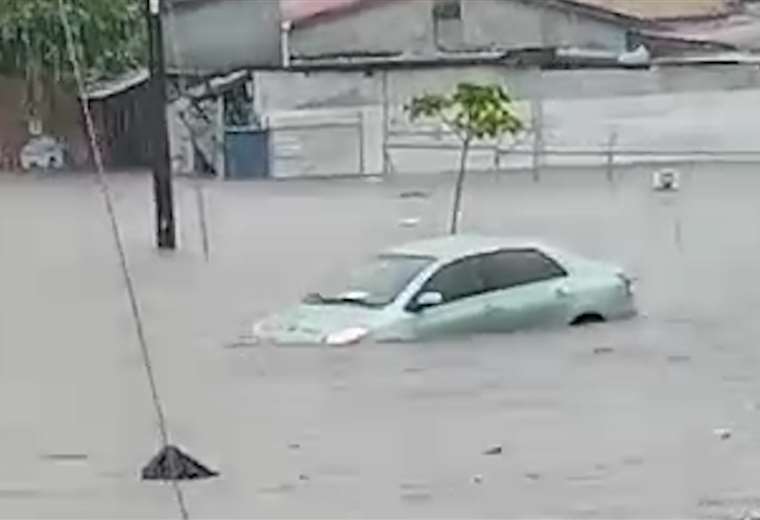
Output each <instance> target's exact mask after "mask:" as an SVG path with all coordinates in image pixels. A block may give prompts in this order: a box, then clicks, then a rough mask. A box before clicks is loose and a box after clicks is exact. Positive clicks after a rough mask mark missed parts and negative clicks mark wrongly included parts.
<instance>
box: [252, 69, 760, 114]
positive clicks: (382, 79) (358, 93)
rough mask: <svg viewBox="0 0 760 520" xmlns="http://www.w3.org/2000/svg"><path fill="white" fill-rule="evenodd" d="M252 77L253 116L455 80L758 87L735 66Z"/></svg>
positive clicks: (399, 97)
mask: <svg viewBox="0 0 760 520" xmlns="http://www.w3.org/2000/svg"><path fill="white" fill-rule="evenodd" d="M254 77H255V84H256V95H257V97H256V108H257V110H258V111H259V112H261V113H266V112H269V111H273V110H297V109H307V108H316V107H321V108H326V107H337V106H360V105H373V104H375V105H380V104H383V102H384V101H383V100H384V98H385V97H386V94H387V101H388V103H389V104H390V105H391V106H401V105H403V104H404V103H405V102H407V101H408V100H409V98H410V97H411V96H413V95H415V94H419V93H421V92H445V91H447V90H449V89H451V88H452V87H453V86H454V85H455V84H456V83H457V82H459V81H462V79H463V78H466V79H467V80H468V81H475V82H498V83H502V84H505V85H507V86H508V87H509V89H510V91H512V92H513V93H514V94H515V95H516V96H518V97H521V98H533V97H537V98H542V99H586V98H588V99H595V98H598V97H616V96H642V95H652V94H664V93H679V92H708V91H721V90H726V91H733V90H742V89H753V88H757V87H760V69H758V68H757V67H753V66H740V65H726V66H709V67H699V66H695V67H669V68H659V69H652V70H621V69H615V70H576V71H562V70H557V71H536V70H514V69H507V68H505V67H500V66H477V67H464V68H463V67H439V68H431V69H413V70H391V71H388V72H383V71H377V72H375V73H374V74H372V75H371V76H367V75H365V74H364V73H363V72H311V73H308V74H306V73H299V72H257V73H255V75H254Z"/></svg>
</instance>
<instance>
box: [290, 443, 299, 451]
mask: <svg viewBox="0 0 760 520" xmlns="http://www.w3.org/2000/svg"><path fill="white" fill-rule="evenodd" d="M288 448H289V449H291V450H300V449H301V445H300V444H298V443H297V442H291V443H290V444H288Z"/></svg>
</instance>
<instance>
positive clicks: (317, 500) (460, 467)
mask: <svg viewBox="0 0 760 520" xmlns="http://www.w3.org/2000/svg"><path fill="white" fill-rule="evenodd" d="M756 170H757V168H756V166H751V165H707V164H705V165H695V166H685V167H682V174H683V177H682V187H681V191H680V192H678V193H677V194H656V193H654V192H652V190H651V178H650V172H651V169H650V168H643V167H637V168H631V169H621V170H620V171H619V172H618V175H617V176H616V178H615V179H614V182H608V180H607V179H606V178H605V175H604V173H603V172H592V173H588V172H584V171H573V170H566V171H561V172H559V171H557V172H549V173H546V174H545V175H544V176H543V177H542V178H541V181H540V182H534V181H533V180H532V179H531V177H530V175H528V174H502V175H491V174H481V175H477V174H475V175H471V176H470V177H469V178H468V180H467V187H466V188H465V199H464V205H463V209H464V212H463V229H464V231H466V232H479V233H484V234H494V235H505V236H521V237H537V238H540V239H542V240H545V241H546V242H549V243H553V244H556V245H558V246H562V247H565V248H568V249H570V250H573V251H576V252H578V253H582V254H584V255H586V256H590V257H599V258H601V259H605V260H610V261H613V262H617V263H619V264H620V265H622V266H624V267H626V268H627V269H628V270H629V271H630V272H631V273H632V274H634V275H635V276H636V277H637V278H638V284H637V293H638V299H639V306H640V310H641V313H642V314H641V316H640V317H638V318H637V319H635V320H633V321H629V322H624V323H610V324H605V325H603V326H599V327H592V328H586V329H573V330H570V329H567V330H558V331H542V332H535V333H523V334H516V335H509V336H491V337H479V338H457V339H452V340H450V341H447V342H445V343H425V344H414V345H363V346H360V347H357V348H349V349H328V348H272V347H255V346H249V345H246V344H244V343H242V344H241V343H239V338H240V336H241V335H243V334H244V333H245V332H247V328H248V327H249V325H250V323H251V322H252V321H253V320H254V319H256V318H260V317H262V316H264V315H265V314H267V313H269V312H271V311H275V310H279V309H281V308H282V307H283V306H286V305H288V304H291V303H294V302H296V301H298V300H299V299H300V298H301V297H302V296H304V295H305V294H306V293H308V292H309V291H310V290H312V289H314V287H315V286H316V285H318V284H319V283H320V282H321V281H323V280H324V279H325V278H326V277H327V278H329V277H333V276H335V275H336V274H337V275H340V274H341V273H342V272H344V271H345V270H346V269H348V268H350V267H351V266H354V265H356V264H357V263H359V262H360V261H361V260H362V259H363V258H364V257H366V256H367V255H370V254H372V253H374V252H376V251H377V250H379V249H383V248H385V247H387V246H391V245H395V244H399V243H403V242H405V241H411V240H415V239H418V238H421V237H427V236H431V235H437V234H441V233H443V232H444V231H445V230H446V228H447V222H448V208H449V204H450V198H451V187H452V184H453V178H452V177H448V176H422V177H417V176H410V177H403V176H402V177H396V178H391V179H389V180H386V181H384V182H374V181H369V180H366V179H352V180H340V181H338V180H336V181H316V180H311V181H287V182H252V183H237V182H227V183H216V182H204V183H202V184H201V185H200V186H201V189H202V190H203V195H204V197H205V202H206V207H207V212H208V214H207V216H208V229H209V245H210V256H209V259H208V261H206V259H205V258H204V254H203V249H202V239H201V233H200V230H201V226H200V222H199V216H198V210H197V206H196V191H195V190H196V188H197V186H196V184H195V181H192V180H190V179H178V180H177V183H176V197H177V200H176V203H177V208H178V222H179V230H180V236H179V239H180V250H179V251H178V252H176V253H174V254H158V253H156V251H155V250H154V249H153V244H152V242H151V237H152V235H153V230H152V225H153V224H152V215H153V213H152V200H151V185H150V178H149V177H148V176H144V175H114V176H113V177H111V180H112V185H113V190H114V194H115V198H116V205H117V212H118V215H119V218H120V222H121V224H122V228H123V229H122V231H123V236H124V239H125V242H126V245H127V248H128V254H129V260H130V265H131V268H132V270H133V274H134V277H135V282H136V284H137V289H138V292H139V296H140V301H141V306H142V310H143V314H144V318H145V321H146V332H147V335H148V340H149V342H150V347H151V351H152V355H153V363H154V370H155V372H156V376H157V379H158V385H159V391H160V394H161V397H162V399H163V402H164V407H165V409H166V412H167V419H168V423H169V429H170V434H171V438H172V441H173V442H175V443H176V444H178V445H180V446H182V447H183V448H184V449H186V450H187V451H188V452H190V453H191V454H192V455H193V456H194V457H196V458H198V459H199V460H200V461H202V462H203V463H204V464H207V465H208V466H210V467H212V468H214V469H217V470H218V471H220V473H221V476H220V477H219V478H217V479H214V480H210V481H206V482H198V483H189V484H182V488H183V490H184V491H185V494H186V499H187V506H188V509H189V513H190V516H191V517H192V518H208V517H219V518H242V517H251V516H256V517H267V518H293V517H305V516H309V517H319V518H334V517H349V516H353V517H356V516H362V517H370V518H380V517H394V518H399V517H413V518H416V517H600V518H601V517H667V516H685V517H699V518H740V517H741V516H742V514H744V513H746V512H748V511H752V510H760V493H759V492H758V491H757V489H756V482H757V481H758V478H760V457H758V454H760V380H758V378H757V376H756V374H757V373H758V371H759V370H760V351H759V350H758V339H760V323H758V322H757V320H756V319H755V318H756V316H757V314H758V310H759V309H760V291H758V290H757V288H756V282H757V280H758V279H760V262H758V261H757V259H758V258H760V231H758V228H757V226H756V225H755V224H756V223H757V222H758V221H760V177H758V176H757V171H756ZM0 403H1V404H0V410H3V413H2V414H1V415H0V460H3V464H2V465H0V516H3V517H27V518H29V517H38V516H56V517H66V518H95V517H104V516H109V517H110V516H114V517H140V518H148V517H157V516H160V517H178V516H179V515H178V510H177V505H176V503H175V501H174V496H173V494H172V492H171V490H170V488H169V487H168V486H162V485H160V484H158V485H157V484H145V483H142V482H140V480H139V478H138V477H139V472H140V468H141V467H142V466H143V465H144V464H145V463H146V462H147V461H148V460H149V459H150V457H151V456H152V455H153V454H154V453H155V452H156V451H157V450H158V448H159V447H160V439H159V436H158V430H157V426H156V420H155V413H154V410H153V408H152V405H151V401H150V394H149V391H148V386H147V382H146V378H145V370H144V367H143V365H142V361H141V358H140V352H139V347H138V344H137V342H136V339H135V336H134V329H133V324H132V321H131V316H130V313H129V306H128V302H127V299H126V296H125V294H124V289H123V284H122V280H121V278H120V273H119V271H118V262H117V258H116V256H115V252H114V249H113V241H112V238H111V236H110V235H109V227H108V223H107V221H106V218H105V212H104V209H103V204H102V200H101V198H100V194H99V192H98V189H97V187H96V185H95V184H94V179H93V178H91V177H87V176H80V177H33V176H30V177H12V176H9V175H8V176H0ZM496 447H500V448H501V450H494V448H496ZM489 449H490V450H492V451H500V453H494V454H485V452H487V451H488V450H489Z"/></svg>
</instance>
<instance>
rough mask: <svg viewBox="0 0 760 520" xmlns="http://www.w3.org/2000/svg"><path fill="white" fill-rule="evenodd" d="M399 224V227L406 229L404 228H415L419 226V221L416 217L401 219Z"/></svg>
mask: <svg viewBox="0 0 760 520" xmlns="http://www.w3.org/2000/svg"><path fill="white" fill-rule="evenodd" d="M400 224H401V227H406V228H412V227H417V226H419V224H420V219H418V218H416V217H411V218H404V219H401V222H400Z"/></svg>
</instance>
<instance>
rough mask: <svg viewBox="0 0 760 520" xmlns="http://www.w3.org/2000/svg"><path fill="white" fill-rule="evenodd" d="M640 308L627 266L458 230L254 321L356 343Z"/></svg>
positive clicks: (260, 329) (280, 335)
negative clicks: (457, 233) (622, 268)
mask: <svg viewBox="0 0 760 520" xmlns="http://www.w3.org/2000/svg"><path fill="white" fill-rule="evenodd" d="M635 313H636V310H635V305H634V296H633V281H632V279H631V278H630V277H629V276H627V275H626V274H625V273H624V271H623V270H621V269H619V268H616V267H613V266H608V265H606V264H603V263H599V262H595V261H591V260H587V259H584V258H581V257H578V256H575V255H572V254H569V253H566V252H563V251H560V250H558V249H555V248H551V247H547V246H545V245H542V244H539V243H536V242H533V241H529V240H506V239H499V238H489V237H480V236H461V235H460V236H451V237H445V238H438V239H432V240H426V241H421V242H414V243H411V244H407V245H404V246H401V247H397V248H394V249H391V250H389V251H386V252H384V253H382V254H380V255H378V256H377V257H375V258H374V259H373V261H372V262H370V263H369V264H368V265H366V266H364V267H363V268H361V269H359V270H358V271H356V272H355V273H353V275H352V276H350V277H349V279H348V281H347V283H346V284H345V286H344V288H343V289H342V290H340V291H330V292H319V293H312V294H310V295H309V296H307V297H306V298H305V299H304V301H303V302H302V303H301V304H300V305H297V306H296V307H294V308H292V309H290V310H286V311H284V312H282V313H279V314H275V315H273V316H270V317H268V318H266V319H264V320H262V321H260V322H258V323H256V324H255V325H254V326H253V335H254V337H255V339H256V340H259V341H264V342H272V343H276V344H315V343H319V344H328V345H336V346H341V345H352V344H356V343H359V342H362V341H374V342H387V341H418V340H427V339H431V338H437V337H446V336H452V335H467V334H481V333H505V332H513V331H517V330H523V329H529V328H535V327H550V326H560V325H578V324H587V323H593V322H600V321H607V320H615V319H622V318H626V317H630V316H633V315H634V314H635Z"/></svg>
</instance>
